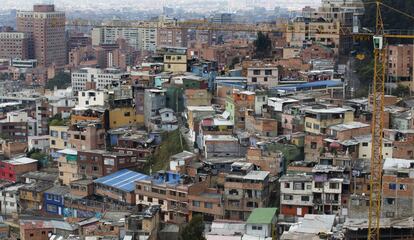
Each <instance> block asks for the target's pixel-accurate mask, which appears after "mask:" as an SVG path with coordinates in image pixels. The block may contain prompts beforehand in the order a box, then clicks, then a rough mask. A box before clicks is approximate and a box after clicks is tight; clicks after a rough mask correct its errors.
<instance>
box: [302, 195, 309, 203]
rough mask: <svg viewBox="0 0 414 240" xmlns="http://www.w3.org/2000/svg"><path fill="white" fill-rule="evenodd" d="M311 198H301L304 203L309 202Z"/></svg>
mask: <svg viewBox="0 0 414 240" xmlns="http://www.w3.org/2000/svg"><path fill="white" fill-rule="evenodd" d="M309 199H310V198H309V196H302V197H301V200H302V202H309Z"/></svg>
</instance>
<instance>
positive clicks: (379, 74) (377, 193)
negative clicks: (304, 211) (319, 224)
mask: <svg viewBox="0 0 414 240" xmlns="http://www.w3.org/2000/svg"><path fill="white" fill-rule="evenodd" d="M380 4H381V2H380V1H376V5H377V7H376V12H377V13H376V32H375V35H374V37H373V43H374V79H373V87H372V100H371V101H372V107H373V108H372V124H371V128H372V129H371V130H372V140H371V143H372V144H371V148H372V149H371V166H370V167H371V176H370V195H369V216H368V239H370V240H373V239H375V240H378V239H380V218H381V192H382V186H381V185H382V163H383V161H382V146H383V144H382V143H383V129H384V119H383V112H384V90H385V67H386V59H385V58H386V51H385V38H384V24H383V21H382V15H381V8H380Z"/></svg>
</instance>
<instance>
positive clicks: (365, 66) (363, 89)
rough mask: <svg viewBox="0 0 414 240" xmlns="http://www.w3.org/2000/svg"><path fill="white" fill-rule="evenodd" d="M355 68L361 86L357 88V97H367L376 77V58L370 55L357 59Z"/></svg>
mask: <svg viewBox="0 0 414 240" xmlns="http://www.w3.org/2000/svg"><path fill="white" fill-rule="evenodd" d="M355 69H356V74H357V75H358V77H359V80H360V86H359V88H358V89H355V97H367V96H368V91H369V86H370V85H371V84H372V80H373V78H374V58H373V57H372V56H369V55H368V56H367V57H366V58H365V59H364V60H362V61H359V60H356V63H355Z"/></svg>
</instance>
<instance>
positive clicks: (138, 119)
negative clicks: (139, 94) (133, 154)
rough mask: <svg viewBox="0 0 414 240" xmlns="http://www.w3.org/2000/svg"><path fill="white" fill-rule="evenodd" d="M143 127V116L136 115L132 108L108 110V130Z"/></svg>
mask: <svg viewBox="0 0 414 240" xmlns="http://www.w3.org/2000/svg"><path fill="white" fill-rule="evenodd" d="M131 125H144V114H137V113H136V111H135V108H133V107H119V108H114V109H111V110H109V128H111V129H114V128H119V127H125V126H131Z"/></svg>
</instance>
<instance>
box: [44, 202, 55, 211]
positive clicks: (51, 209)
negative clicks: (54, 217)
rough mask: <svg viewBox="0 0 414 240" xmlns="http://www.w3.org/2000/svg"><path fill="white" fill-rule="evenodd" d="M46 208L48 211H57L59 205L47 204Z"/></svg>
mask: <svg viewBox="0 0 414 240" xmlns="http://www.w3.org/2000/svg"><path fill="white" fill-rule="evenodd" d="M46 209H47V211H48V212H57V206H55V205H50V204H47V206H46Z"/></svg>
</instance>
